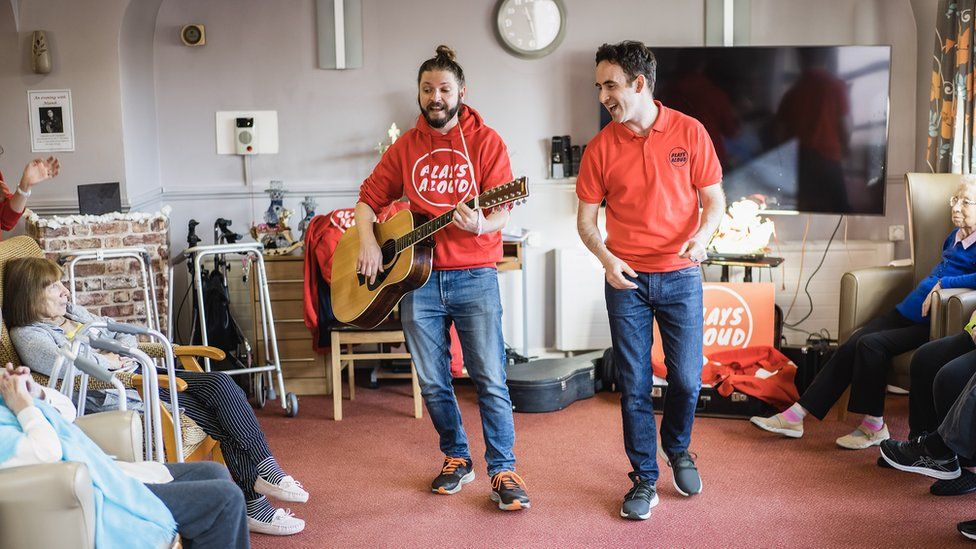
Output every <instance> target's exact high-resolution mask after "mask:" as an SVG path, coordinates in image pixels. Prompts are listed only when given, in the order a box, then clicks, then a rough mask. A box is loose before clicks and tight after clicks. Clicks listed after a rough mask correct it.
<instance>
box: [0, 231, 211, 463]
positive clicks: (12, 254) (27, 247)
mask: <svg viewBox="0 0 976 549" xmlns="http://www.w3.org/2000/svg"><path fill="white" fill-rule="evenodd" d="M21 257H44V252H43V251H42V250H41V248H40V246H38V245H37V242H35V241H34V240H33V239H32V238H30V237H28V236H16V237H13V238H11V239H8V240H4V241H3V242H0V302H2V300H3V287H4V283H3V282H4V273H5V271H6V265H7V262H8V261H10V260H12V259H18V258H21ZM140 348H141V349H142V350H143V351H144V352H145V353H146V354H148V355H149V356H153V357H161V356H163V355H162V346H161V345H159V344H152V343H147V344H142V345H140ZM174 354H175V355H176V359H177V360H179V362H180V364H181V365H182V367H183V368H184V369H187V370H194V371H201V372H202V371H203V369H202V368H201V367H200V365H199V364H197V358H200V357H209V358H211V359H216V360H222V359H223V358H224V352H223V351H221V350H220V349H216V348H213V347H203V346H178V347H174ZM8 362H10V363H12V364H13V365H14V366H19V365H21V364H22V362H21V360H20V357H19V356H18V355H17V352H16V351H15V350H14V346H13V343H12V342H11V341H10V334H9V333H8V332H7V326H6V323H4V322H3V318H2V315H0V365H3V364H6V363H8ZM32 376H33V377H34V379H35V380H36V381H37V382H38V383H41V384H42V385H47V382H48V378H47V377H46V376H44V375H41V374H38V373H33V374H32ZM115 377H116V378H117V379H119V381H121V382H122V384H123V385H124V386H125V387H126V388H134V389H136V390H138V391H139V392H140V393H141V391H142V376H140V375H138V374H131V373H123V372H119V373H116V374H115ZM157 377H158V379H159V386H160V387H162V388H167V389H168V388H169V378H168V377H167V376H157ZM111 388H112V386H111V385H109V384H107V383H104V382H101V381H98V380H94V379H92V380H89V383H88V390H90V391H100V390H106V389H111ZM176 390H177V391H184V390H186V382H185V381H183V380H181V379H177V380H176ZM160 409H161V412H162V416H163V448H164V451H165V452H166V459H167V461H176V438H175V436H174V433H175V431H176V430H175V428H174V426H173V416H172V415H171V414H170V413H169V410H167V409H166V407H164V406H163V405H162V404H160ZM179 417H180V427H181V429H182V432H183V459H184V461H200V460H203V459H206V458H207V457H208V456H211V455H212V456H213V457H214V460H215V461H220V462H222V461H223V460H222V456H221V454H220V445H219V443H218V442H217V441H216V440H214V439H212V438H210V437H209V436H207V434H206V433H204V432H203V429H201V428H200V426H199V425H197V424H196V423H195V422H194V421H193V420H192V419H190V418H189V417H188V416H187V415H186V414H180V416H179Z"/></svg>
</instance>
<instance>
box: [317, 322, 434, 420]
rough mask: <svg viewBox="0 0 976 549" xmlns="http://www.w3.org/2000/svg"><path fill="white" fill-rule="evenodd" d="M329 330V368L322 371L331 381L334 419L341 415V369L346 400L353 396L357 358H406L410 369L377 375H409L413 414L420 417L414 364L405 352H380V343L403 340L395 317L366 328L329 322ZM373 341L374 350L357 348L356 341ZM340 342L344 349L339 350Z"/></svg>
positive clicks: (381, 349) (385, 376) (401, 377)
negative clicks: (346, 380) (344, 374)
mask: <svg viewBox="0 0 976 549" xmlns="http://www.w3.org/2000/svg"><path fill="white" fill-rule="evenodd" d="M331 330H332V349H331V355H332V362H331V365H332V367H331V369H330V370H329V372H326V375H328V376H329V378H330V380H331V383H332V413H333V416H332V417H333V419H334V420H335V421H340V420H341V419H342V370H346V371H347V372H348V377H349V400H355V398H356V373H355V372H356V369H355V362H356V361H357V360H393V359H405V360H410V373H409V374H408V373H406V372H404V373H393V372H379V373H378V374H377V375H376V377H377V378H380V379H384V378H385V379H390V378H398V379H410V380H411V382H412V384H413V417H415V418H422V417H424V409H423V399H422V398H421V396H420V382H419V381H418V380H417V367H416V366H415V365H414V363H413V360H411V357H410V353H407V352H393V351H392V350H391V351H389V352H384V350H383V346H384V345H391V346H392V345H400V344H402V343H403V342H404V341H405V340H404V337H403V329H402V327H401V326H400V323H399V321H394V322H389V323H384V324H380V325H379V326H377V327H376V328H373V329H371V330H366V329H363V328H357V327H356V326H350V325H348V324H338V323H337V324H333V326H332V327H331ZM364 344H375V345H376V346H377V347H378V349H377V350H375V351H365V352H360V351H359V350H357V349H356V346H357V345H364ZM343 346H345V351H344V352H343Z"/></svg>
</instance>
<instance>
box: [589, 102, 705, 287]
mask: <svg viewBox="0 0 976 549" xmlns="http://www.w3.org/2000/svg"><path fill="white" fill-rule="evenodd" d="M654 104H655V105H657V108H658V115H657V120H655V121H654V126H653V127H652V128H651V131H650V132H648V134H647V136H645V137H641V136H639V135H637V134H635V133H634V132H632V131H630V130H629V129H627V127H626V126H624V125H623V124H618V123H617V122H611V123H610V124H608V125H607V126H606V127H605V128H603V130H602V131H601V132H600V133H599V134H597V136H596V137H594V138H593V140H592V141H590V142H589V143H588V144H587V146H586V153H585V154H584V155H583V160H582V162H581V164H580V172H579V177H578V178H577V180H576V195H577V196H579V199H580V200H581V201H583V202H586V203H588V204H599V203H600V202H602V201H603V200H604V199H606V201H607V209H606V216H607V240H606V245H607V248H608V249H609V250H610V252H611V253H612V254H613V255H615V256H617V257H619V258H620V259H622V260H623V261H625V262H626V263H627V264H628V265H630V267H631V268H632V269H634V270H635V271H640V272H645V273H655V272H670V271H676V270H678V269H683V268H685V267H689V266H691V265H693V263H692V262H691V260H688V259H683V258H681V257H678V251H679V250H680V249H681V246H682V244H684V243H685V242H687V241H688V239H689V238H691V237H692V235H694V234H695V231H697V230H698V223H699V217H700V212H699V209H698V189H701V188H703V187H707V186H709V185H715V184H717V183H720V182H721V181H722V167H721V165H720V164H719V161H718V157H717V156H716V154H715V147H714V146H713V145H712V140H711V139H710V138H709V137H708V133H707V132H706V131H705V128H704V127H703V126H702V125H701V123H700V122H698V121H697V120H695V119H694V118H692V117H690V116H687V115H684V114H681V113H680V112H678V111H676V110H673V109H669V108H667V107H665V106H663V105H661V103H660V102H659V101H655V102H654Z"/></svg>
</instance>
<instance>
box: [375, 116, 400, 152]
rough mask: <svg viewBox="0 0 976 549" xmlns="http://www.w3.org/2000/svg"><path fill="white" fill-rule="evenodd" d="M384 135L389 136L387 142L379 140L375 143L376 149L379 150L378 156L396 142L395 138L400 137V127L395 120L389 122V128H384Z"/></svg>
mask: <svg viewBox="0 0 976 549" xmlns="http://www.w3.org/2000/svg"><path fill="white" fill-rule="evenodd" d="M386 135H387V136H388V137H389V138H390V142H389V143H384V142H382V141H380V142H379V143H377V144H376V150H377V151H379V153H380V156H383V153H385V152H386V149H389V148H390V145H393V144H394V143H396V140H397V139H399V138H400V128H398V127H397V125H396V122H394V123H393V124H390V129H388V130H386Z"/></svg>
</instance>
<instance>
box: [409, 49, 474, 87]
mask: <svg viewBox="0 0 976 549" xmlns="http://www.w3.org/2000/svg"><path fill="white" fill-rule="evenodd" d="M436 52H437V53H436V55H434V57H431V58H430V59H428V60H426V61H424V62H423V63H421V64H420V70H418V71H417V84H420V79H421V77H423V75H424V73H425V72H427V71H450V72H451V73H452V74H454V78H456V79H457V81H458V87H459V88H463V87H464V69H462V68H461V65H459V64H458V62H457V61H455V60H454V59H455V58H456V57H457V54H455V53H454V50H452V49H451V48H449V47H448V46H445V45H444V44H441V45H440V46H437V50H436Z"/></svg>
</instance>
